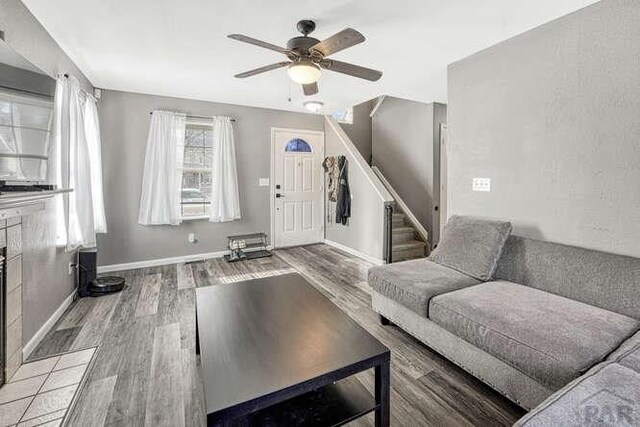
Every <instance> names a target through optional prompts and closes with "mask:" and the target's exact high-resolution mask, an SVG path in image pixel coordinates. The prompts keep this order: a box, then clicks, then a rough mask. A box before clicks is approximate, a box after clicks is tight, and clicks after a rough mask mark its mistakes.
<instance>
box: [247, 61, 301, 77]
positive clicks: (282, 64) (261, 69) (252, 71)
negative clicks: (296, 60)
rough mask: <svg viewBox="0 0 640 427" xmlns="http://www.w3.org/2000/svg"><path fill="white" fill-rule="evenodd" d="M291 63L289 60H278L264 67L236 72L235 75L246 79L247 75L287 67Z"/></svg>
mask: <svg viewBox="0 0 640 427" xmlns="http://www.w3.org/2000/svg"><path fill="white" fill-rule="evenodd" d="M289 64H291V62H287V61H283V62H277V63H275V64H271V65H265V66H264V67H260V68H256V69H253V70H249V71H245V72H244V73H240V74H236V75H235V77H236V78H239V79H244V78H245V77H251V76H255V75H256V74H260V73H264V72H267V71H271V70H275V69H278V68H282V67H286V66H287V65H289Z"/></svg>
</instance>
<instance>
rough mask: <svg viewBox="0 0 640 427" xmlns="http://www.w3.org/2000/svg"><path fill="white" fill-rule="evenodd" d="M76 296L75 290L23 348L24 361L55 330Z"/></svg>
mask: <svg viewBox="0 0 640 427" xmlns="http://www.w3.org/2000/svg"><path fill="white" fill-rule="evenodd" d="M75 296H76V290H75V289H74V290H73V292H71V295H69V296H68V297H67V298H66V299H65V300H64V301H63V302H62V304H60V307H58V308H57V309H56V311H54V312H53V314H52V315H51V317H49V319H47V321H46V322H44V325H42V327H41V328H40V329H38V332H36V333H35V335H34V336H33V337H31V339H30V340H29V342H28V343H26V344H25V345H24V347H22V360H27V358H28V357H29V356H30V355H31V353H33V350H35V349H36V347H38V344H40V342H41V341H42V340H43V338H44V337H45V336H46V335H47V334H48V333H49V331H50V330H51V328H53V325H55V324H56V322H57V321H58V320H59V319H60V318H61V317H62V315H63V314H64V312H65V311H66V310H67V308H69V306H70V305H71V303H72V302H73V299H74V298H75Z"/></svg>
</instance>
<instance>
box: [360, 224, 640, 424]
mask: <svg viewBox="0 0 640 427" xmlns="http://www.w3.org/2000/svg"><path fill="white" fill-rule="evenodd" d="M510 230H511V228H510V224H508V223H505V222H499V221H490V220H484V219H479V218H470V217H453V218H451V220H450V221H449V223H447V226H446V227H445V229H444V231H443V235H442V239H441V242H440V245H439V246H438V248H437V249H436V250H435V251H434V253H433V254H432V255H431V256H430V257H429V258H428V259H420V260H413V261H406V262H400V263H396V264H389V265H384V266H378V267H373V268H371V269H370V270H369V275H368V281H369V285H370V286H371V288H372V306H373V309H374V310H375V311H376V312H378V313H379V314H380V315H381V316H382V318H383V320H386V319H388V320H390V321H391V322H393V323H395V324H396V325H398V326H399V327H401V328H403V329H404V330H405V331H407V332H409V333H410V334H412V335H413V336H415V337H416V338H418V339H420V340H421V341H422V342H424V343H425V344H426V345H428V346H429V347H431V348H432V349H433V350H435V351H437V352H439V353H441V354H442V355H443V356H445V357H447V358H448V359H450V360H451V361H453V362H454V363H456V364H457V365H459V366H461V367H462V368H463V369H465V370H466V371H468V372H469V373H471V374H472V375H474V376H476V377H477V378H479V379H481V380H482V381H484V382H485V383H487V384H489V385H490V386H492V387H493V388H494V389H496V390H497V391H499V392H501V393H502V394H504V395H505V396H507V397H508V398H509V399H511V400H512V401H514V402H516V403H518V404H519V405H520V406H522V407H524V408H525V409H533V408H536V407H537V406H538V405H540V404H541V403H542V402H543V401H545V400H546V399H556V400H554V402H556V403H555V405H556V406H557V405H558V403H557V400H558V398H557V394H558V393H559V394H562V393H565V394H567V393H568V394H572V393H571V392H570V391H568V390H569V389H570V388H575V387H576V381H579V379H580V378H583V376H584V375H586V376H592V375H594V372H593V370H597V372H596V373H595V375H598V373H600V374H599V375H609V374H611V375H619V374H620V373H619V372H618V373H617V374H615V373H613V371H614V370H618V371H619V370H620V369H623V368H625V369H629V367H627V366H624V365H623V364H621V363H619V362H618V361H617V359H616V360H614V359H611V357H614V358H616V357H618V358H619V357H620V355H619V353H620V352H625V354H626V353H628V352H629V351H630V350H631V349H632V348H633V347H634V342H636V341H640V338H638V337H640V334H639V335H636V336H635V337H634V338H631V337H632V336H633V335H634V334H635V333H636V332H638V330H640V259H636V258H631V257H626V256H621V255H614V254H609V253H604V252H599V251H593V250H588V249H582V248H577V247H571V246H566V245H561V244H556V243H551V242H543V241H538V240H533V239H528V238H523V237H518V236H511V235H509V233H510ZM634 340H635V341H634ZM636 344H639V345H640V343H636ZM638 355H639V356H638V358H637V359H633V360H635V361H638V360H640V351H639V352H638ZM602 363H604V365H605V366H604V367H601V366H600V365H601V364H602ZM618 366H620V368H618ZM602 372H604V374H602ZM638 377H640V375H638ZM636 385H637V386H638V388H640V382H639V383H637V384H636ZM565 387H566V388H565ZM582 388H584V387H582ZM554 393H556V394H554ZM545 404H548V401H546V402H545ZM548 406H549V407H554V404H549V405H548ZM538 409H540V408H538ZM548 411H549V410H547V412H546V413H547V414H549V413H550V412H548ZM535 412H536V411H533V412H532V413H531V414H529V416H530V417H532V420H529V421H527V420H526V419H523V420H522V421H523V422H529V423H533V420H534V419H535V415H536V414H535ZM639 415H640V414H639ZM526 425H529V424H526ZM531 425H535V424H531ZM539 425H545V424H539ZM547 425H551V424H547Z"/></svg>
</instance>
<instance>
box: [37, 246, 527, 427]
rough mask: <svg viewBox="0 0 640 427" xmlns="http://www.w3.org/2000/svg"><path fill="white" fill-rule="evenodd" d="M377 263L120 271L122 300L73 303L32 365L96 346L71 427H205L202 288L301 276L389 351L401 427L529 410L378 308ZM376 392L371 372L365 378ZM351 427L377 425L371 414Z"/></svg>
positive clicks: (273, 262) (296, 251)
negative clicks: (198, 347)
mask: <svg viewBox="0 0 640 427" xmlns="http://www.w3.org/2000/svg"><path fill="white" fill-rule="evenodd" d="M370 266H371V264H369V263H368V262H366V261H364V260H362V259H360V258H356V257H353V256H351V255H349V254H346V253H344V252H341V251H339V250H337V249H335V248H333V247H330V246H327V245H322V244H320V245H311V246H304V247H296V248H290V249H283V250H277V251H275V255H274V256H273V257H271V258H262V259H257V260H251V261H243V262H238V263H226V262H225V261H223V260H222V259H212V260H207V261H203V262H196V263H190V264H178V265H167V266H162V267H152V268H143V269H138V270H130V271H124V272H121V273H116V274H118V275H121V276H124V277H125V278H126V280H127V288H126V289H125V290H124V291H123V292H121V293H118V294H114V295H110V296H104V297H101V298H84V299H80V300H78V301H76V302H75V303H74V304H73V305H72V306H71V307H70V308H69V309H68V310H67V312H66V313H65V315H64V316H63V317H62V318H61V319H60V321H59V322H58V323H57V324H56V326H55V327H54V328H53V329H52V331H51V332H50V333H49V334H48V335H47V336H46V337H45V339H44V340H43V341H42V343H41V344H40V346H39V347H38V348H37V349H36V350H35V352H34V353H33V355H32V356H31V358H32V359H33V358H42V357H45V356H48V355H53V354H59V353H61V352H66V351H72V350H78V349H83V348H87V347H92V346H98V350H97V352H96V355H95V361H94V363H93V366H92V368H91V369H90V371H89V373H88V377H87V381H86V383H85V385H84V388H83V390H82V391H81V393H80V396H79V398H78V399H77V401H76V402H75V405H74V406H73V408H72V409H71V411H70V414H69V417H68V425H70V426H83V427H86V426H102V425H109V426H116V425H118V426H172V427H175V426H184V425H186V426H202V425H205V415H204V409H203V408H204V402H203V390H202V383H201V380H200V378H201V377H200V365H199V360H198V357H197V356H196V354H195V311H194V310H195V308H194V307H195V303H194V295H195V291H194V288H195V287H200V286H216V285H219V284H222V283H234V282H238V281H242V280H246V279H251V278H257V277H265V276H270V275H279V274H284V273H290V272H295V271H297V272H299V273H301V274H303V275H304V276H306V277H307V279H308V280H309V281H310V282H311V283H312V284H313V285H314V286H315V287H317V288H318V289H319V290H320V291H321V292H322V293H323V294H324V295H326V296H327V297H328V298H329V299H330V300H331V301H333V303H334V304H336V305H337V306H338V307H339V308H340V309H342V310H343V311H344V312H346V313H347V314H348V315H349V316H351V317H352V318H353V319H354V320H355V321H356V322H358V323H359V324H360V325H362V326H363V327H364V328H365V329H367V330H368V331H369V332H370V333H371V334H372V335H374V336H375V337H376V338H378V339H379V340H380V341H381V342H382V343H384V344H385V345H387V346H388V347H389V348H390V349H391V352H392V366H391V369H392V374H391V384H392V392H391V424H392V425H394V426H449V425H451V426H454V425H455V426H465V425H467V426H468V425H482V426H489V425H511V424H512V423H513V422H514V421H515V420H517V419H518V418H520V417H521V416H522V415H523V414H524V411H523V410H522V409H521V408H519V407H517V406H516V405H514V404H512V403H510V402H509V401H507V400H506V399H505V398H503V397H501V396H500V395H499V394H498V393H496V392H494V391H493V390H491V389H490V388H489V387H487V386H485V385H484V384H482V383H481V382H480V381H478V380H476V379H475V378H473V377H472V376H470V375H469V374H467V373H466V372H464V371H462V370H461V369H460V368H458V367H457V366H455V365H453V364H452V363H450V362H448V361H447V360H445V359H444V358H442V357H441V356H439V355H438V354H436V353H434V352H433V351H431V350H430V349H429V348H428V347H426V346H424V345H423V344H421V343H420V342H418V341H417V340H416V339H414V338H413V337H411V336H410V335H409V334H407V333H405V332H403V331H402V330H401V329H399V328H397V327H395V326H381V325H380V324H379V322H378V317H377V314H376V313H374V312H373V311H372V310H371V304H370V296H369V288H368V285H367V283H366V274H367V270H368V269H369V267H370ZM358 380H359V381H361V382H362V383H363V384H364V385H365V386H366V387H368V388H369V389H370V390H373V381H374V376H373V372H365V373H362V374H359V375H358ZM352 424H353V425H357V426H361V425H367V426H370V425H373V416H372V415H370V416H368V417H365V418H362V419H360V420H359V421H357V422H355V423H352Z"/></svg>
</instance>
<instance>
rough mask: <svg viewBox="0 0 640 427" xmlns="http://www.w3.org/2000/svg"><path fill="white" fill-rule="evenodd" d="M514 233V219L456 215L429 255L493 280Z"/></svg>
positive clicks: (439, 262) (479, 278)
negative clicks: (498, 219)
mask: <svg viewBox="0 0 640 427" xmlns="http://www.w3.org/2000/svg"><path fill="white" fill-rule="evenodd" d="M510 233H511V223H510V222H506V221H496V220H492V219H486V218H477V217H472V216H458V215H454V216H452V217H451V218H449V221H447V224H446V225H445V226H444V229H443V230H442V237H441V238H440V242H438V247H436V248H435V250H434V251H433V253H432V254H431V255H430V256H429V259H430V260H431V261H433V262H437V263H438V264H441V265H444V266H447V267H449V268H453V269H454V270H458V271H461V272H463V273H464V274H467V275H469V276H472V277H475V278H476V279H478V280H482V281H486V280H491V279H492V278H493V275H494V273H495V271H496V268H497V266H498V259H499V258H500V254H502V249H503V247H504V244H505V242H506V241H507V238H508V237H509V234H510Z"/></svg>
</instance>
